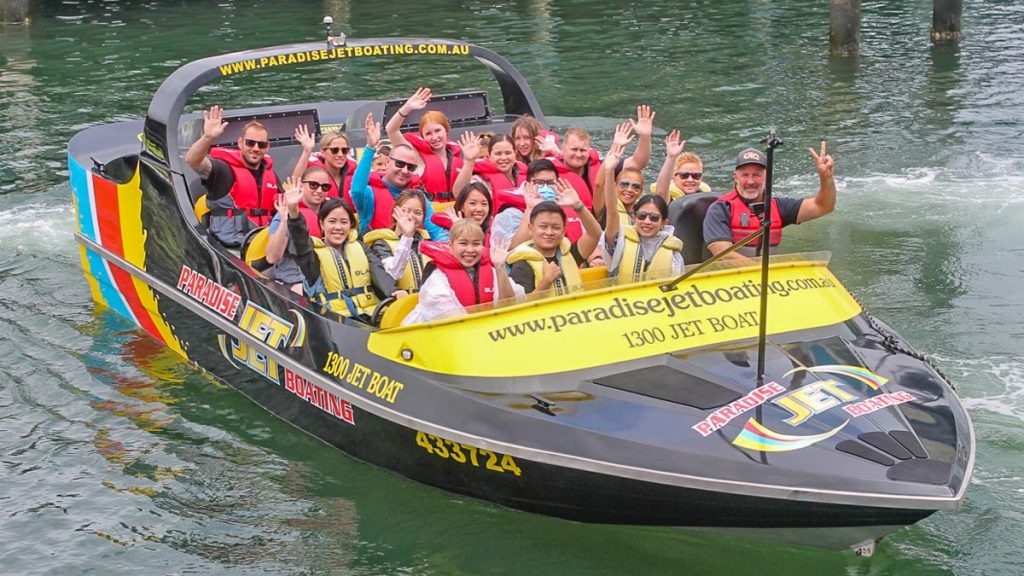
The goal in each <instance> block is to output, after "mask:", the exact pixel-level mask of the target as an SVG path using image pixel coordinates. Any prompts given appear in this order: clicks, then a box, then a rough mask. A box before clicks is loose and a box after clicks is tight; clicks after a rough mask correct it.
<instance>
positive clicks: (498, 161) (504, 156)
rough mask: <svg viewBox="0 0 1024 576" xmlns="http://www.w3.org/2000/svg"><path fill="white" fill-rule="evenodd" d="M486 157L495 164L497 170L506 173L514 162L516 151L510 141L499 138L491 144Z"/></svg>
mask: <svg viewBox="0 0 1024 576" xmlns="http://www.w3.org/2000/svg"><path fill="white" fill-rule="evenodd" d="M487 159H488V160H490V161H491V164H494V165H495V166H497V167H498V170H501V171H502V172H505V173H506V174H507V173H508V172H509V171H510V170H512V166H514V165H515V163H516V151H515V148H513V146H512V144H511V143H509V142H506V141H504V140H501V141H498V142H494V143H493V144H491V152H490V155H488V157H487Z"/></svg>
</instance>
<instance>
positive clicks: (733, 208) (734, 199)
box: [716, 188, 782, 248]
mask: <svg viewBox="0 0 1024 576" xmlns="http://www.w3.org/2000/svg"><path fill="white" fill-rule="evenodd" d="M716 202H728V203H729V210H730V212H731V213H732V216H731V217H730V219H729V227H730V228H732V241H733V242H739V241H740V240H742V239H743V238H745V237H746V236H748V235H749V234H752V233H753V232H754V231H755V230H758V229H760V228H761V220H760V219H759V218H758V217H757V216H756V215H754V213H753V212H751V211H750V206H747V203H746V202H745V201H744V200H743V198H742V197H741V196H740V194H739V192H737V191H736V189H735V188H734V189H733V190H732V191H730V192H728V193H726V194H723V195H722V196H721V197H720V198H719V199H718V200H716ZM744 222H746V224H745V225H744ZM780 242H782V212H781V211H780V210H779V203H778V202H777V201H776V200H775V198H772V225H771V229H770V230H769V232H768V245H769V246H778V245H779V243H780ZM760 245H761V239H760V238H758V239H756V240H754V241H752V242H750V243H749V244H747V246H749V247H751V248H757V247H758V246H760Z"/></svg>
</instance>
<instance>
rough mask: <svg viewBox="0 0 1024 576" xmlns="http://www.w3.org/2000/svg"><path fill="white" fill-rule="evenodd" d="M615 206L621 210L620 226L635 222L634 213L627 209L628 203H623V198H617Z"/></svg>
mask: <svg viewBox="0 0 1024 576" xmlns="http://www.w3.org/2000/svg"><path fill="white" fill-rule="evenodd" d="M615 208H616V209H617V210H618V211H619V225H620V226H625V225H626V224H632V223H633V215H632V214H630V213H629V210H626V205H625V204H623V203H622V200H619V199H616V200H615Z"/></svg>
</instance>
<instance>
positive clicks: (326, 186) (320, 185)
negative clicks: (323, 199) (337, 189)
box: [302, 180, 331, 192]
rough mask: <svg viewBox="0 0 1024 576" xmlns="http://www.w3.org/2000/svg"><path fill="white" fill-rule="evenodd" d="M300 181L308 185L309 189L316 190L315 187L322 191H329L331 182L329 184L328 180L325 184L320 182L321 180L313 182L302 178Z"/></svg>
mask: <svg viewBox="0 0 1024 576" xmlns="http://www.w3.org/2000/svg"><path fill="white" fill-rule="evenodd" d="M302 183H303V184H305V185H306V186H309V189H310V190H311V191H316V189H317V188H319V189H321V190H323V191H324V192H330V191H331V184H330V182H328V183H326V184H325V183H322V182H314V181H313V180H303V181H302Z"/></svg>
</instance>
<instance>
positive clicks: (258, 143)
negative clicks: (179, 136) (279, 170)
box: [185, 105, 280, 248]
mask: <svg viewBox="0 0 1024 576" xmlns="http://www.w3.org/2000/svg"><path fill="white" fill-rule="evenodd" d="M227 127H228V123H227V122H225V121H224V110H222V109H221V107H220V106H216V105H214V106H212V107H210V109H209V110H207V111H204V112H203V135H202V136H200V137H199V139H198V140H196V141H195V142H193V143H192V145H191V146H190V147H189V149H188V151H187V152H186V153H185V162H186V163H187V164H188V165H189V166H191V167H192V169H193V170H195V171H196V174H198V175H199V177H200V178H201V179H202V184H203V187H204V188H205V189H206V205H207V206H209V208H210V215H209V220H208V222H207V227H208V229H209V231H210V234H211V235H212V236H213V237H214V238H215V239H217V240H218V241H220V242H221V243H222V244H224V245H225V246H228V247H231V248H237V247H239V246H241V245H242V240H243V239H244V238H245V235H246V234H247V233H248V232H249V230H251V229H253V228H255V227H257V226H266V225H267V224H268V223H269V222H270V218H271V216H272V215H273V210H274V198H275V196H276V195H277V193H278V182H279V181H280V180H279V178H278V177H277V174H276V173H275V172H274V161H273V160H272V159H271V157H270V155H269V154H268V153H267V151H268V150H269V149H270V140H269V136H268V132H267V128H266V126H264V125H263V124H261V123H259V122H256V121H252V122H249V123H248V124H246V125H245V127H244V128H242V135H241V136H239V137H238V140H237V142H236V144H237V146H238V147H237V148H224V147H216V148H212V149H211V146H213V144H214V143H215V142H217V140H218V139H220V137H221V136H223V135H224V130H225V129H226V128H227Z"/></svg>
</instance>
